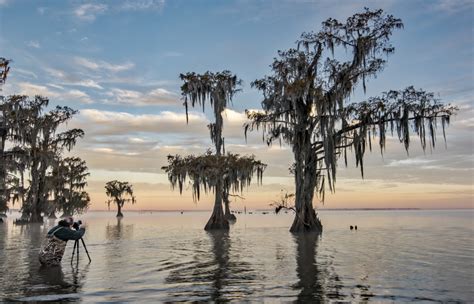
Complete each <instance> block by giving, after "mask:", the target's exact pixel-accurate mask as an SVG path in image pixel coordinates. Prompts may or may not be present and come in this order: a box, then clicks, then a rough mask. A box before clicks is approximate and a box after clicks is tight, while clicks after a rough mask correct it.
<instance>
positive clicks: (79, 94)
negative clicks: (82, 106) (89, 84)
mask: <svg viewBox="0 0 474 304" xmlns="http://www.w3.org/2000/svg"><path fill="white" fill-rule="evenodd" d="M68 98H71V99H74V100H78V101H80V102H82V103H86V104H90V103H94V102H93V101H92V99H91V98H90V97H89V95H87V93H85V92H83V91H79V90H69V91H67V92H65V94H64V97H63V99H68Z"/></svg>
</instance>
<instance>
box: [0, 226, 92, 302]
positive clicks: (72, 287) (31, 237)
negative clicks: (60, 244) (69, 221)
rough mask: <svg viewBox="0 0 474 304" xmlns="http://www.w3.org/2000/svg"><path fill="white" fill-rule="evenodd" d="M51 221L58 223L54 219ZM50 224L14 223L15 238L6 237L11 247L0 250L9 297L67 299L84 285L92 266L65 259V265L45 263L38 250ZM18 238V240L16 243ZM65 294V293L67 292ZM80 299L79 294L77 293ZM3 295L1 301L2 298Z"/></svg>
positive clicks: (7, 295) (12, 227)
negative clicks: (3, 251) (2, 251)
mask: <svg viewBox="0 0 474 304" xmlns="http://www.w3.org/2000/svg"><path fill="white" fill-rule="evenodd" d="M51 225H54V223H52V224H51ZM50 228H51V227H50V226H48V225H40V224H36V223H35V224H28V225H21V226H17V225H11V226H9V229H11V238H8V239H6V242H7V243H9V247H10V250H9V252H8V254H5V255H2V254H1V253H0V256H2V258H0V262H5V263H4V264H3V265H2V263H0V273H1V275H0V278H1V279H0V282H1V285H0V289H2V292H0V295H2V294H3V296H5V299H6V300H7V302H8V301H40V300H41V299H44V298H45V297H46V298H47V299H49V300H51V301H52V300H55V301H63V300H64V301H65V300H70V299H71V294H75V293H78V292H79V291H80V289H81V288H82V285H83V282H84V278H85V276H86V274H87V270H88V266H87V265H86V266H85V267H82V266H80V265H74V266H73V265H70V264H69V259H64V261H63V263H62V266H55V267H42V266H41V264H40V262H39V261H38V250H39V247H40V245H41V241H42V239H43V236H44V234H45V233H46V232H47V231H48V230H49V229H50ZM13 242H14V243H13ZM3 289H5V290H3ZM63 295H64V296H63ZM73 298H74V299H76V300H77V297H74V296H73ZM2 300H3V299H2V297H1V296H0V302H1V301H2Z"/></svg>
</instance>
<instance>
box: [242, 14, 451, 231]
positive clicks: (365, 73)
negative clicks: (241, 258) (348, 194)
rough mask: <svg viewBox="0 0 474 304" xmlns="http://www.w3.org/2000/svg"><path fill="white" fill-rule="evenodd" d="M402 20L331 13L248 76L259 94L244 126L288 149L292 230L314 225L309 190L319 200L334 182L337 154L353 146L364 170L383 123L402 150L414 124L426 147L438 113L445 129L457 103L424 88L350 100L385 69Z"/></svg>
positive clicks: (350, 150) (344, 153)
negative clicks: (257, 75)
mask: <svg viewBox="0 0 474 304" xmlns="http://www.w3.org/2000/svg"><path fill="white" fill-rule="evenodd" d="M402 27H403V23H402V22H401V20H400V19H397V18H395V17H393V16H392V15H386V14H384V13H383V11H382V10H369V9H365V10H364V11H363V12H361V13H358V14H354V15H353V16H352V17H349V18H348V19H347V20H346V22H340V21H338V20H336V19H333V18H330V19H328V20H326V21H325V22H323V24H322V29H321V30H320V31H319V32H310V33H303V34H302V35H301V38H300V39H299V40H298V42H297V47H296V48H294V49H289V50H287V51H279V52H278V57H277V58H275V60H274V61H273V64H272V65H271V68H272V74H271V75H270V76H266V77H264V78H262V79H258V80H255V81H254V82H253V83H252V86H253V87H255V88H256V89H258V90H260V91H261V92H262V94H263V100H262V102H261V105H262V111H258V112H254V111H247V116H248V118H249V119H250V121H251V122H250V123H248V124H246V125H245V132H248V131H251V130H261V131H262V134H263V137H264V140H265V141H266V142H267V143H268V144H269V145H270V144H272V143H273V142H275V141H277V142H280V143H281V142H285V143H287V144H288V145H290V146H291V147H292V150H293V154H294V159H295V165H294V167H293V173H294V175H295V188H296V192H295V195H296V199H295V208H296V212H297V217H296V218H295V222H294V224H293V226H292V228H291V230H292V231H294V232H299V231H314V230H318V229H319V228H318V227H317V226H319V223H318V221H315V220H314V216H313V214H312V213H313V206H312V204H313V195H314V192H315V191H316V192H317V193H318V194H319V198H320V199H321V200H324V191H325V188H326V187H327V188H328V189H329V190H330V191H334V190H335V185H336V176H337V163H338V160H339V158H340V157H341V156H342V157H343V158H344V163H345V164H347V156H348V154H350V153H353V154H354V156H355V163H356V165H357V166H359V167H360V170H361V175H362V176H363V175H364V155H365V152H366V149H367V148H368V149H369V150H371V149H372V138H373V137H375V136H378V138H379V146H380V150H381V152H382V153H383V150H384V149H385V141H386V133H387V130H390V132H391V133H393V132H394V131H395V132H396V134H397V136H398V138H399V140H400V142H401V143H402V144H403V145H404V146H405V149H406V150H407V151H408V149H409V146H410V134H411V133H413V132H415V133H416V134H417V135H418V136H419V138H420V141H421V145H422V148H423V149H425V148H426V146H427V145H428V144H427V141H428V142H429V145H430V147H434V146H435V142H436V136H435V134H436V126H437V125H438V122H439V121H440V122H441V125H442V127H443V136H445V133H444V126H445V125H447V123H448V122H449V117H450V116H451V115H452V114H454V113H455V111H456V108H455V107H451V106H449V105H443V104H440V103H439V102H438V101H437V100H436V99H435V98H434V95H433V94H432V93H427V92H425V91H423V90H416V89H414V88H413V87H408V88H407V89H405V90H401V91H390V92H387V93H384V94H382V96H381V97H376V98H370V99H368V100H367V101H364V102H360V103H354V104H349V105H348V104H347V103H348V101H349V100H350V98H351V96H352V94H353V92H354V90H355V89H356V88H357V86H358V85H362V88H363V90H364V92H365V90H366V83H367V81H368V79H369V78H370V77H373V76H375V75H377V74H378V73H380V72H381V71H382V70H383V68H384V67H385V64H386V58H387V56H388V55H390V54H392V53H393V52H394V50H395V48H394V47H393V46H392V45H391V44H390V37H391V35H392V32H393V30H395V29H399V28H402ZM337 49H339V51H338V52H336V50H337ZM336 54H337V56H336ZM340 54H345V55H340ZM304 223H312V224H311V225H312V227H307V225H305V224H304ZM311 225H310V226H311Z"/></svg>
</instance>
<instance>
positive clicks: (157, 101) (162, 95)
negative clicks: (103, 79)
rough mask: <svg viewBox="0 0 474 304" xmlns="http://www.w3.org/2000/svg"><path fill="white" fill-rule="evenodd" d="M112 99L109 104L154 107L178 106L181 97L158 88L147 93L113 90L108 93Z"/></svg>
mask: <svg viewBox="0 0 474 304" xmlns="http://www.w3.org/2000/svg"><path fill="white" fill-rule="evenodd" d="M107 95H108V96H109V97H111V98H112V99H109V100H107V103H112V104H123V105H135V106H153V105H178V104H179V95H177V94H176V93H173V92H170V91H168V90H166V89H162V88H158V89H154V90H151V91H148V92H145V93H142V92H139V91H133V90H125V89H118V88H113V89H111V90H110V92H108V93H107Z"/></svg>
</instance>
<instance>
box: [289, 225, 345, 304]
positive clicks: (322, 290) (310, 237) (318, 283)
mask: <svg viewBox="0 0 474 304" xmlns="http://www.w3.org/2000/svg"><path fill="white" fill-rule="evenodd" d="M319 236H320V235H319V234H317V233H300V234H295V235H294V240H295V242H296V274H297V276H298V279H299V281H298V283H296V285H294V288H295V289H299V290H300V293H299V294H298V298H297V302H299V303H322V302H326V301H327V300H328V299H330V300H342V296H341V295H340V293H339V288H340V284H339V283H338V281H339V279H338V277H337V275H335V274H333V273H331V271H330V269H329V266H328V265H327V264H326V265H323V264H319V265H318V263H317V261H316V255H317V246H318V239H319Z"/></svg>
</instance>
